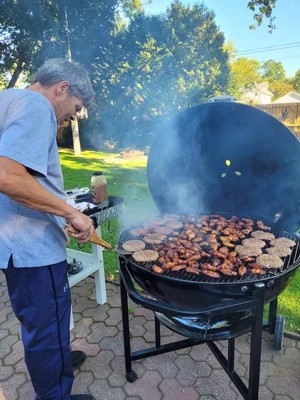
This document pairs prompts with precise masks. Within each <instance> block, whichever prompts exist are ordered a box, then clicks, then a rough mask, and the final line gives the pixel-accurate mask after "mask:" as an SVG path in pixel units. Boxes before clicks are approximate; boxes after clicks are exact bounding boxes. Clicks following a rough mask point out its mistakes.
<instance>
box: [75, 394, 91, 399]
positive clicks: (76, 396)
mask: <svg viewBox="0 0 300 400" xmlns="http://www.w3.org/2000/svg"><path fill="white" fill-rule="evenodd" d="M71 400H96V399H95V397H94V396H91V395H90V394H71Z"/></svg>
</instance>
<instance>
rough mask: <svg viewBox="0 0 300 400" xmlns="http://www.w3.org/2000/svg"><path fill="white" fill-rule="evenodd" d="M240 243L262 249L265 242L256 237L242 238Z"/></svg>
mask: <svg viewBox="0 0 300 400" xmlns="http://www.w3.org/2000/svg"><path fill="white" fill-rule="evenodd" d="M242 243H243V245H244V246H246V247H255V248H259V249H262V248H263V247H265V245H266V243H265V242H264V241H263V240H260V239H257V238H249V239H244V240H243V241H242Z"/></svg>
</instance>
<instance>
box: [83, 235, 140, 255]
mask: <svg viewBox="0 0 300 400" xmlns="http://www.w3.org/2000/svg"><path fill="white" fill-rule="evenodd" d="M89 242H91V243H94V244H97V245H99V246H101V247H103V248H104V249H107V250H111V251H114V252H116V253H118V254H119V255H121V256H124V255H128V254H132V253H131V252H129V251H126V250H123V249H118V248H116V247H113V246H112V245H111V244H110V243H108V242H106V241H105V240H103V239H101V238H100V237H99V236H98V235H96V234H94V235H93V236H92V237H91V238H90V240H89Z"/></svg>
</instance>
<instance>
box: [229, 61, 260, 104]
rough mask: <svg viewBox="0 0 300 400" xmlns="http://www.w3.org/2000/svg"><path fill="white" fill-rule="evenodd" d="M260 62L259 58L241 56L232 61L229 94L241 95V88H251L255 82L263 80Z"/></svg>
mask: <svg viewBox="0 0 300 400" xmlns="http://www.w3.org/2000/svg"><path fill="white" fill-rule="evenodd" d="M259 68H260V64H259V62H258V61H257V60H254V59H249V58H246V57H240V58H237V59H236V60H234V61H232V62H231V63H230V80H229V84H228V88H229V94H230V95H232V96H236V97H237V98H239V97H240V95H241V90H242V89H244V90H249V89H251V88H252V87H253V86H254V84H255V83H258V82H261V77H260V72H259Z"/></svg>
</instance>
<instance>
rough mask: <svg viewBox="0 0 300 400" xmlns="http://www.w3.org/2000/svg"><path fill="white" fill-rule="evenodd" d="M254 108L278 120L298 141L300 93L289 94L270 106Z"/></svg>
mask: <svg viewBox="0 0 300 400" xmlns="http://www.w3.org/2000/svg"><path fill="white" fill-rule="evenodd" d="M256 107H257V108H260V109H261V110H264V111H266V112H267V113H269V114H271V115H273V117H275V118H277V119H279V121H281V122H282V123H283V124H284V125H286V126H287V127H288V128H289V129H290V130H291V131H292V132H293V133H294V134H295V135H296V136H297V137H298V138H299V139H300V93H298V92H289V93H287V94H285V95H284V96H282V97H280V98H279V99H277V100H275V101H274V102H273V103H271V104H260V105H257V106H256Z"/></svg>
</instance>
